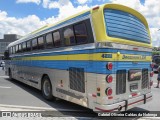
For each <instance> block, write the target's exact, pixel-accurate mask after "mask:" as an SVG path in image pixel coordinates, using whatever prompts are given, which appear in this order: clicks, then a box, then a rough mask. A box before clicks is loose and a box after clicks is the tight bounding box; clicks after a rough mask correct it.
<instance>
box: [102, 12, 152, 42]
mask: <svg viewBox="0 0 160 120" xmlns="http://www.w3.org/2000/svg"><path fill="white" fill-rule="evenodd" d="M104 18H105V24H106V32H107V35H108V36H110V37H115V38H122V39H127V40H133V41H137V42H143V43H148V44H150V37H149V34H148V31H147V29H146V27H145V25H144V24H143V23H142V22H141V21H140V20H139V19H138V18H137V17H136V16H134V15H132V14H130V13H127V12H124V11H121V10H115V9H104Z"/></svg>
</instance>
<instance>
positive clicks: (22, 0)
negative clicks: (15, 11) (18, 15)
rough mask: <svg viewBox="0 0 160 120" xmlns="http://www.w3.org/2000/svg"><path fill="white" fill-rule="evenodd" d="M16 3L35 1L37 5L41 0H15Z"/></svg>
mask: <svg viewBox="0 0 160 120" xmlns="http://www.w3.org/2000/svg"><path fill="white" fill-rule="evenodd" d="M16 3H36V4H37V5H39V4H40V3H41V0H16Z"/></svg>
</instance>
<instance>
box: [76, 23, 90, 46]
mask: <svg viewBox="0 0 160 120" xmlns="http://www.w3.org/2000/svg"><path fill="white" fill-rule="evenodd" d="M74 32H75V37H76V42H77V44H82V43H86V42H87V30H86V26H85V24H84V23H81V24H77V25H74Z"/></svg>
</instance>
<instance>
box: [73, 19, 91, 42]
mask: <svg viewBox="0 0 160 120" xmlns="http://www.w3.org/2000/svg"><path fill="white" fill-rule="evenodd" d="M80 24H83V25H84V26H85V29H86V35H87V38H86V42H84V43H77V37H76V33H75V26H76V25H80ZM73 29H74V36H75V39H76V45H82V44H87V43H89V40H88V38H89V34H88V30H87V25H86V23H85V22H84V21H82V22H78V23H76V24H73Z"/></svg>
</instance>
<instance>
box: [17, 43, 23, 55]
mask: <svg viewBox="0 0 160 120" xmlns="http://www.w3.org/2000/svg"><path fill="white" fill-rule="evenodd" d="M19 46H21V49H20V47H19ZM18 48H19V53H21V52H22V51H23V50H22V44H21V43H19V44H18Z"/></svg>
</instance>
